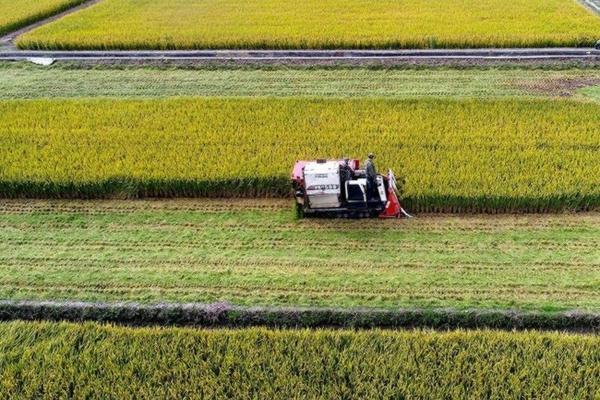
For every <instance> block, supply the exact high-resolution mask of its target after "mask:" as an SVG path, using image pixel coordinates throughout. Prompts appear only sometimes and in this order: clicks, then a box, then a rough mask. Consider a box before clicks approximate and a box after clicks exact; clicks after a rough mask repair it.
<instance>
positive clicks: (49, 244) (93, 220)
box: [0, 199, 600, 311]
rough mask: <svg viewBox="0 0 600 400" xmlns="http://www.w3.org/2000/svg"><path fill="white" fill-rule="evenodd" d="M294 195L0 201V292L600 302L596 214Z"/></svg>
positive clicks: (244, 300) (261, 301)
mask: <svg viewBox="0 0 600 400" xmlns="http://www.w3.org/2000/svg"><path fill="white" fill-rule="evenodd" d="M291 209H292V207H291V204H290V202H289V201H286V200H225V199H223V200H174V201H116V200H115V201H89V202H88V201H21V200H14V201H6V200H3V201H2V202H0V297H2V298H4V299H10V300H64V301H101V302H113V301H136V302H142V303H155V302H161V301H168V302H176V303H185V302H202V303H210V302H216V301H227V302H231V303H233V304H239V305H244V306H255V305H263V306H306V307H312V306H314V307H342V308H347V307H378V308H386V309H391V308H396V307H454V308H459V309H461V308H517V309H523V310H533V311H548V310H571V309H581V310H587V311H594V310H598V308H599V306H600V288H599V285H600V272H599V271H600V268H599V267H600V251H599V250H598V249H600V214H598V213H579V214H564V215H561V214H556V215H523V216H518V215H505V216H498V217H494V216H444V215H436V216H433V215H431V216H430V215H421V216H419V217H418V218H415V219H411V220H395V221H389V220H388V221H379V220H322V219H318V220H314V219H313V220H301V221H297V220H294V218H293V216H292V211H291Z"/></svg>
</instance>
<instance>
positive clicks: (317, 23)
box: [17, 0, 600, 49]
mask: <svg viewBox="0 0 600 400" xmlns="http://www.w3.org/2000/svg"><path fill="white" fill-rule="evenodd" d="M599 32H600V18H598V16H597V15H595V14H594V13H593V12H592V11H591V10H589V9H586V8H585V7H583V5H582V4H580V3H579V2H577V1H575V0H544V1H541V0H535V1H532V0H513V1H510V2H506V1H504V0H463V1H454V0H442V1H437V2H434V3H431V2H430V3H427V2H424V1H422V0H379V1H376V2H373V1H365V0H305V1H301V2H298V1H293V0H267V1H265V0H246V1H244V2H239V1H237V0H207V1H194V2H190V1H189V0H159V1H157V0H103V1H102V2H100V3H99V4H96V5H94V6H92V7H90V8H89V9H87V10H84V11H81V12H77V13H74V14H73V15H69V16H66V17H65V18H62V19H61V20H59V21H56V22H54V23H51V24H48V25H46V26H43V27H41V28H38V29H36V30H34V31H32V32H29V33H26V34H25V35H23V36H21V37H20V38H19V39H18V42H17V43H18V46H19V47H21V48H30V49H205V48H208V49H214V48H236V49H237V48H273V49H283V48H317V49H332V48H471V47H561V46H564V47H569V46H592V45H593V44H594V43H595V41H596V40H598V38H599V37H598V35H599Z"/></svg>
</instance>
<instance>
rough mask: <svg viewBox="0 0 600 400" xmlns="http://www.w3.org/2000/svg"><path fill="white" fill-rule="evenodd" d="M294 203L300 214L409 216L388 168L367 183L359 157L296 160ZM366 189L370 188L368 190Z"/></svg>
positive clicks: (394, 178)
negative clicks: (371, 181)
mask: <svg viewBox="0 0 600 400" xmlns="http://www.w3.org/2000/svg"><path fill="white" fill-rule="evenodd" d="M292 187H293V189H294V197H295V199H296V207H297V210H298V213H299V214H300V215H301V216H304V215H331V216H343V217H379V218H400V217H403V216H404V217H410V215H409V214H408V213H407V212H406V211H404V209H403V208H402V205H401V204H400V200H399V193H398V185H397V182H396V177H395V176H394V173H393V172H392V170H388V173H387V175H386V176H384V175H377V176H376V178H375V179H374V184H373V185H369V184H368V182H367V177H366V173H365V170H363V169H360V162H359V160H349V162H348V164H347V165H346V164H345V161H344V160H316V161H298V162H296V164H295V165H294V169H293V171H292ZM369 189H370V190H369Z"/></svg>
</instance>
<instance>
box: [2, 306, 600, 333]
mask: <svg viewBox="0 0 600 400" xmlns="http://www.w3.org/2000/svg"><path fill="white" fill-rule="evenodd" d="M12 320H27V321H70V322H85V321H94V322H102V323H107V322H108V323H116V324H123V325H131V326H153V325H163V326H172V325H174V326H196V327H208V328H217V327H227V328H245V327H258V326H260V327H268V328H352V329H370V328H386V329H399V328H411V329H414V328H428V329H438V330H445V329H484V328H488V329H502V330H528V329H536V330H561V331H575V332H600V313H594V312H583V311H567V312H533V311H527V312H524V311H517V310H482V309H466V310H456V309H450V308H445V309H418V308H414V309H395V310H382V309H341V308H293V307H242V306H234V305H230V304H228V303H213V304H193V303H192V304H168V303H163V304H135V303H117V304H110V303H104V304H103V303H85V302H53V301H46V302H44V301H38V302H36V301H21V302H15V301H6V300H2V301H0V321H12Z"/></svg>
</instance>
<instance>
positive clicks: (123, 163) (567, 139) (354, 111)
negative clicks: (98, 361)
mask: <svg viewBox="0 0 600 400" xmlns="http://www.w3.org/2000/svg"><path fill="white" fill-rule="evenodd" d="M0 132H1V135H0V195H1V196H3V197H23V196H26V197H76V198H90V197H96V198H97V197H114V196H118V197H123V196H127V197H138V196H143V197H157V196H158V197H173V196H184V197H189V196H212V197H219V196H225V197H228V196H250V197H251V196H257V195H258V196H289V194H290V186H289V174H290V170H291V167H292V165H293V163H294V161H295V160H298V159H307V158H308V159H312V158H314V157H317V156H319V157H329V158H338V157H340V156H342V155H343V154H348V155H357V156H361V155H364V154H366V153H367V152H369V151H374V152H375V153H377V154H378V158H377V162H378V165H379V167H380V168H381V169H383V168H384V167H391V168H393V169H394V170H395V172H396V173H397V175H401V176H404V177H406V180H407V183H406V191H405V196H404V203H405V204H406V205H407V207H408V209H410V210H412V211H415V212H418V211H420V212H425V211H436V212H439V211H442V212H443V211H450V212H459V211H467V212H469V211H473V212H481V211H483V212H506V211H529V212H545V211H556V210H564V209H576V210H586V209H594V208H597V207H598V205H599V204H600V152H599V149H600V107H599V106H598V104H595V103H576V102H569V101H549V100H515V99H513V100H490V101H485V100H466V101H455V100H380V99H356V100H316V99H314V100H313V99H274V98H269V99H219V98H216V99H215V98H213V99H161V100H53V101H48V100H34V101H4V102H1V103H0Z"/></svg>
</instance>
